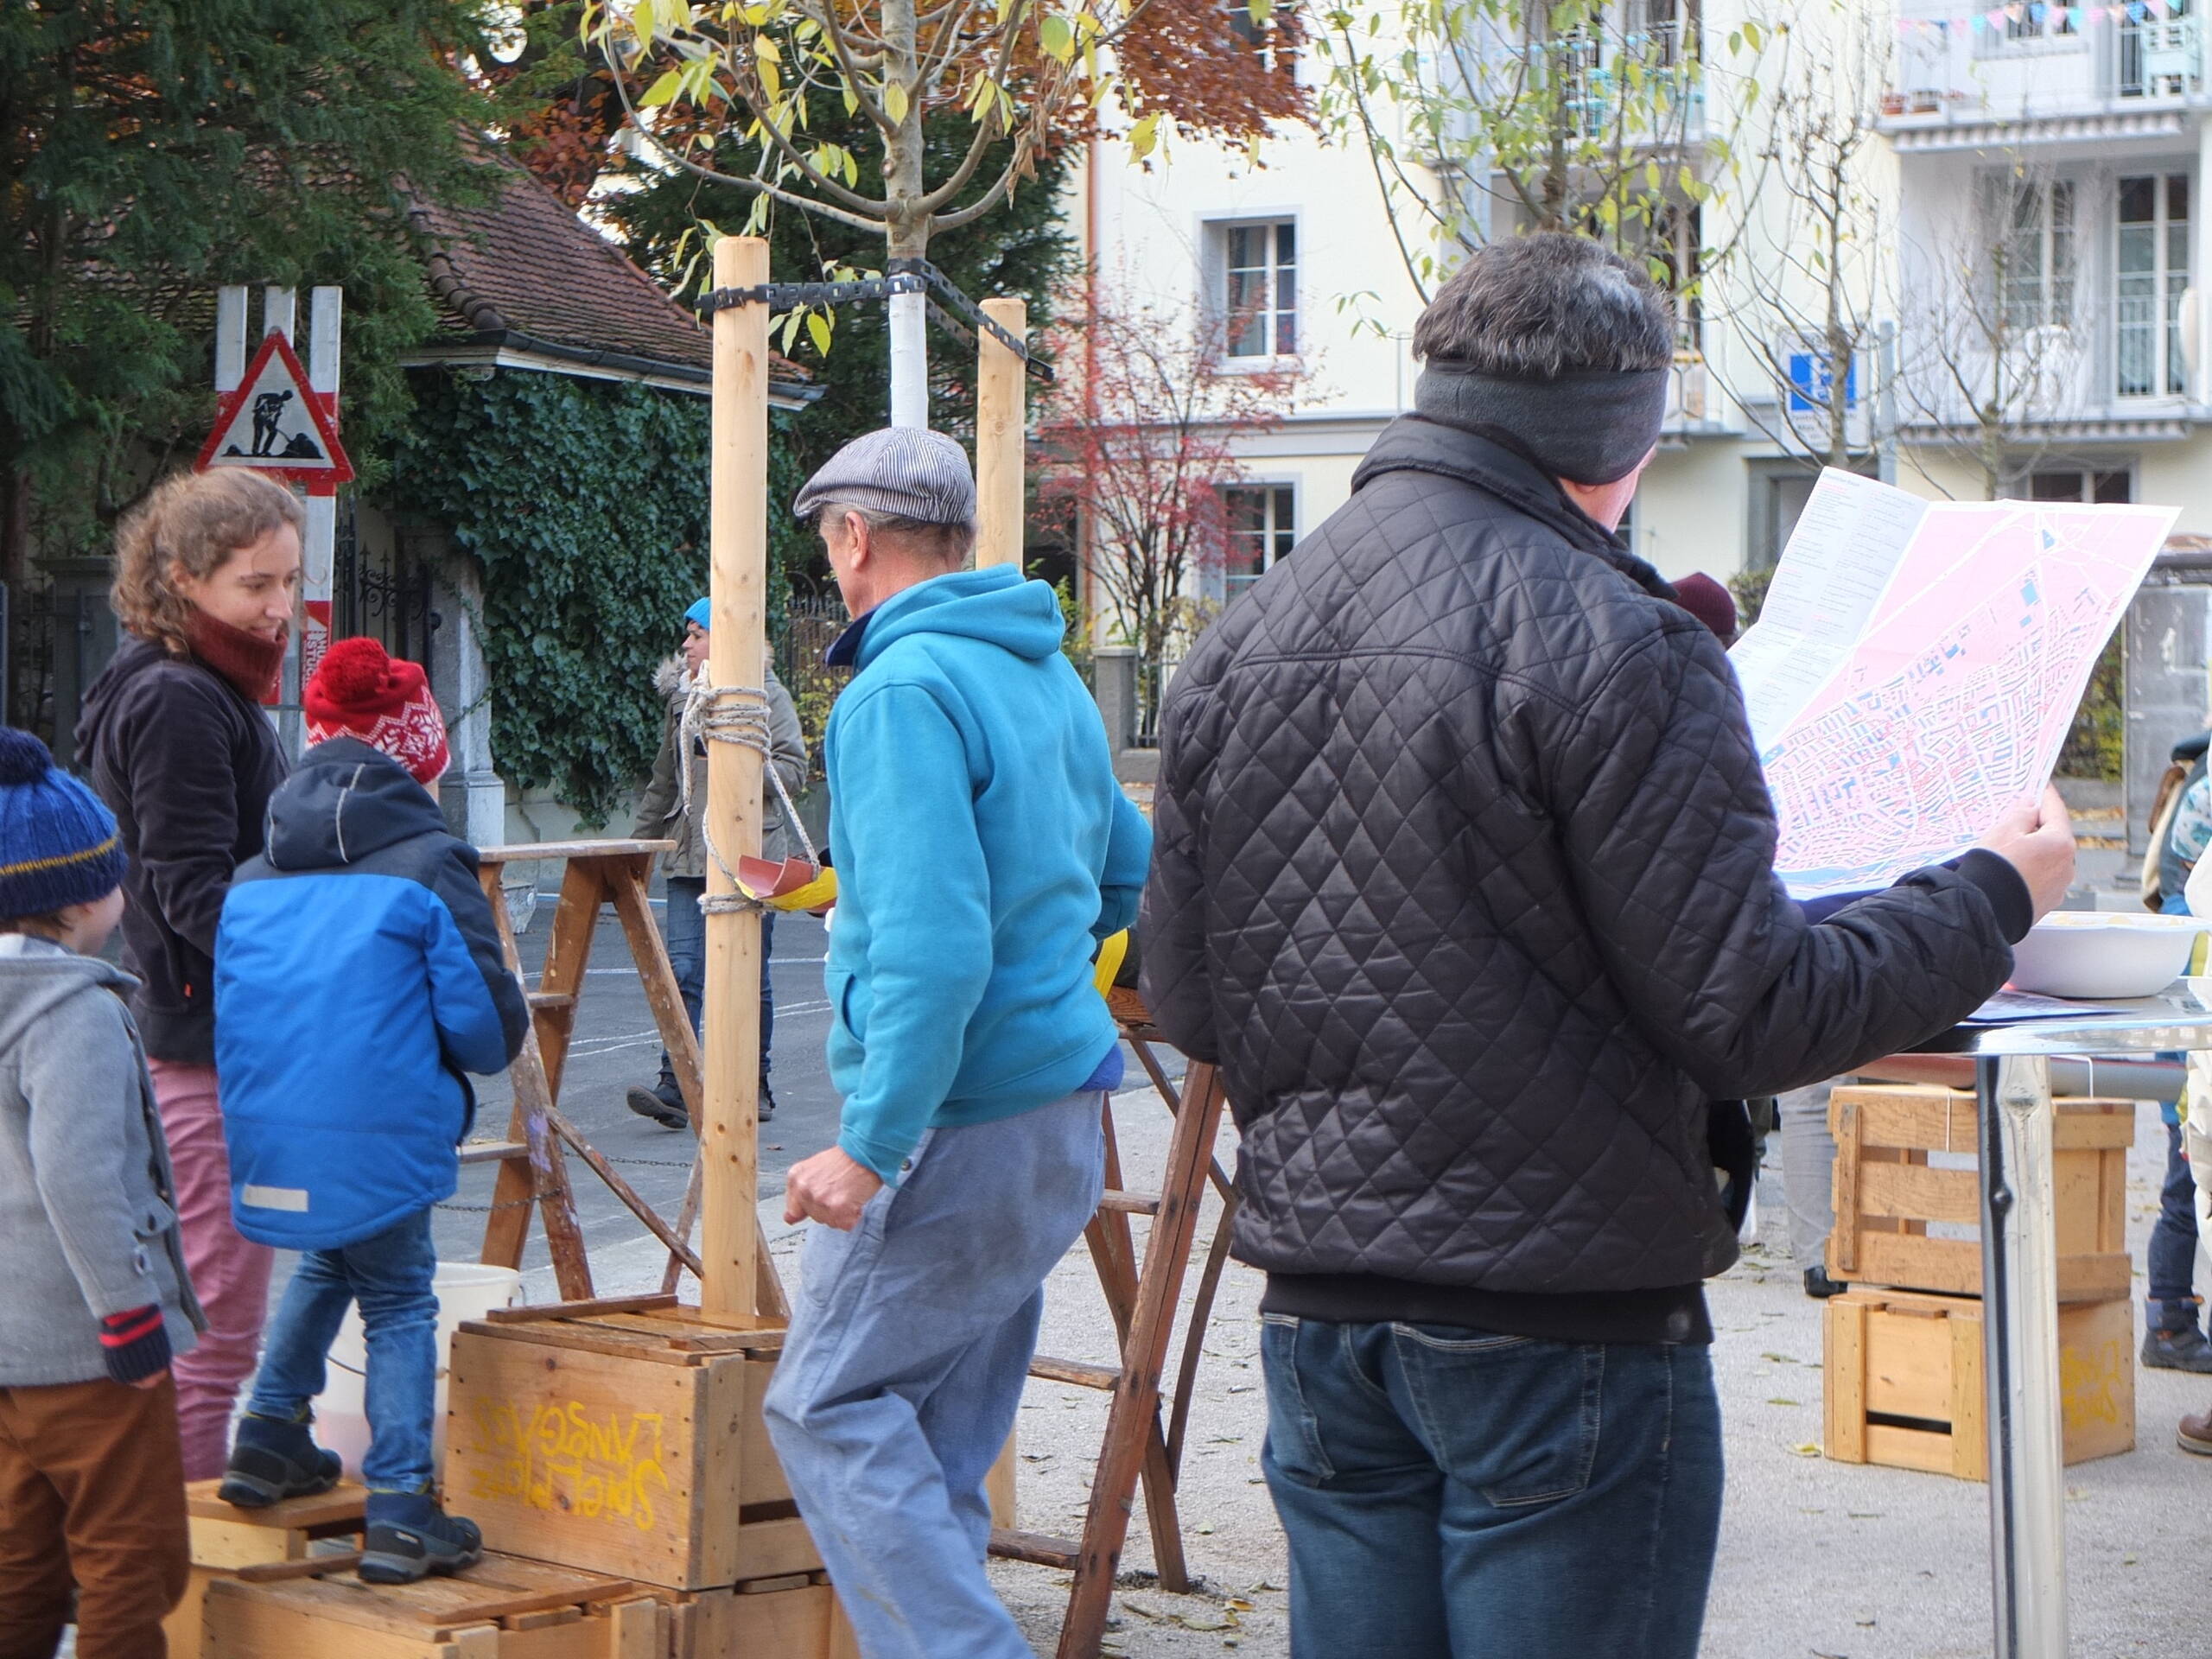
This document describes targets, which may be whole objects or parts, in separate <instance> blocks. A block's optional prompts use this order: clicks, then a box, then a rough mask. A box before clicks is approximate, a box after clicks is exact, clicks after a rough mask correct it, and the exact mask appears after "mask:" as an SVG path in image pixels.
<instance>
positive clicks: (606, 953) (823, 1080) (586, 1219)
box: [436, 871, 837, 1268]
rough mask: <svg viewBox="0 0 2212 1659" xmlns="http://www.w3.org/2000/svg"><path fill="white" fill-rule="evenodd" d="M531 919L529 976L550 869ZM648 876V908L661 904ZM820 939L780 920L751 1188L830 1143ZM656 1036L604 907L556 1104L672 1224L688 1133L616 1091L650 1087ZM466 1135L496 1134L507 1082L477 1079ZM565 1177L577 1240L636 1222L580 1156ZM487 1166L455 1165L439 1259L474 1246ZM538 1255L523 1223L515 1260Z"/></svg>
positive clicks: (545, 920)
mask: <svg viewBox="0 0 2212 1659" xmlns="http://www.w3.org/2000/svg"><path fill="white" fill-rule="evenodd" d="M540 880H541V888H540V895H539V899H538V905H537V914H536V917H535V918H533V919H532V921H531V924H530V925H529V927H528V929H527V930H526V931H524V933H523V935H522V953H523V963H524V967H525V969H529V970H531V972H532V973H533V974H534V972H535V970H536V969H537V968H538V967H539V966H540V965H542V963H543V960H544V950H545V944H546V938H547V930H548V929H549V927H550V925H551V921H552V913H553V905H554V901H555V899H556V897H557V886H556V883H557V880H558V876H557V872H554V871H549V872H548V873H546V874H543V875H542V876H541V878H540ZM662 902H663V900H662V896H661V893H660V891H659V887H658V883H656V884H655V888H654V893H653V906H654V913H655V914H656V915H658V914H659V913H660V908H661V905H662ZM827 945H828V935H827V934H826V933H825V932H824V931H823V926H822V924H821V923H820V922H819V921H818V920H817V919H816V918H813V917H811V916H785V917H779V918H777V921H776V938H775V950H774V954H773V956H772V958H771V962H770V969H769V971H770V975H771V976H772V979H773V981H774V983H775V990H776V1026H775V1035H774V1040H773V1043H772V1048H771V1057H772V1061H773V1065H774V1077H773V1082H774V1088H775V1094H776V1116H775V1117H774V1119H773V1120H772V1122H768V1123H766V1124H764V1125H762V1127H761V1132H760V1190H761V1191H762V1192H763V1193H766V1192H771V1191H775V1190H780V1188H781V1186H782V1183H783V1173H784V1171H785V1170H786V1169H787V1168H789V1167H790V1166H791V1164H793V1163H794V1162H796V1161H797V1160H799V1159H801V1158H804V1157H805V1156H807V1155H808V1154H810V1153H816V1152H819V1151H821V1150H822V1149H823V1147H827V1146H829V1144H830V1143H831V1142H832V1141H835V1140H836V1129H837V1097H836V1094H835V1092H834V1091H833V1090H831V1089H830V1087H829V1074H828V1072H827V1071H826V1070H825V1068H824V1066H823V1039H824V1038H825V1037H826V1036H827V1034H828V1032H829V1001H828V1000H827V999H826V998H825V997H824V996H823V991H822V959H823V953H824V951H825V950H826V949H827ZM659 1067H660V1037H659V1034H658V1032H657V1031H656V1030H655V1028H654V1026H653V1020H652V1014H651V1012H650V1011H649V1010H648V1009H647V1007H646V1006H645V989H644V987H643V986H642V985H640V984H639V980H638V975H637V970H636V969H635V968H634V967H633V966H632V964H631V961H630V952H629V948H628V947H627V946H626V944H624V943H623V938H622V930H621V927H620V925H619V924H618V923H617V922H616V921H615V919H614V912H613V910H612V909H608V910H607V911H606V912H604V913H603V914H602V915H601V918H600V924H599V929H598V931H597V932H596V933H595V934H594V936H593V940H592V954H591V964H590V969H589V971H588V975H587V976H586V980H585V985H584V991H583V995H582V998H581V999H580V1000H579V1001H578V1003H577V1007H576V1027H575V1038H574V1039H573V1040H572V1042H571V1043H570V1045H569V1058H568V1064H567V1070H566V1072H565V1074H564V1075H563V1078H562V1080H561V1099H560V1106H561V1109H562V1111H563V1113H565V1114H566V1115H567V1116H568V1118H569V1122H572V1123H574V1124H575V1126H576V1128H577V1131H578V1132H579V1133H580V1134H582V1135H583V1137H584V1138H585V1139H586V1140H587V1141H590V1142H591V1144H592V1145H593V1146H594V1147H596V1148H597V1149H598V1150H599V1151H600V1152H601V1153H602V1154H605V1155H606V1157H607V1160H608V1161H609V1162H610V1163H612V1164H613V1166H615V1168H616V1169H617V1170H619V1171H620V1173H621V1174H622V1177H623V1179H626V1180H627V1181H628V1182H629V1183H630V1184H631V1185H632V1186H633V1187H635V1188H636V1189H637V1191H638V1193H639V1196H640V1197H641V1198H644V1199H645V1201H646V1202H647V1203H649V1204H651V1205H652V1206H653V1207H654V1209H656V1210H657V1211H659V1212H660V1213H661V1214H662V1215H663V1216H664V1217H666V1218H667V1219H669V1220H670V1221H671V1222H673V1221H674V1219H675V1218H676V1215H677V1211H678V1210H680V1209H681V1208H682V1206H683V1189H684V1185H685V1184H686V1182H687V1181H688V1180H689V1179H690V1170H691V1150H692V1139H691V1136H690V1133H689V1132H688V1131H683V1130H677V1129H667V1128H662V1127H661V1126H660V1125H659V1124H658V1123H655V1122H652V1120H651V1119H649V1118H643V1117H639V1116H635V1115H634V1114H632V1112H631V1111H630V1109H629V1108H628V1107H627V1106H626V1104H624V1103H623V1093H624V1091H625V1090H627V1089H628V1088H629V1087H630V1085H632V1084H646V1085H648V1086H650V1085H651V1084H652V1082H653V1080H654V1079H655V1077H658V1074H659ZM478 1096H479V1104H478V1108H477V1120H476V1129H475V1136H476V1138H478V1139H487V1138H488V1139H496V1138H498V1137H499V1136H500V1135H503V1134H504V1133H505V1126H506V1122H507V1114H508V1111H509V1109H511V1107H512V1103H513V1095H512V1091H511V1090H510V1089H509V1087H508V1084H507V1081H506V1079H505V1078H504V1077H501V1078H499V1079H497V1080H494V1081H489V1082H485V1081H480V1082H479V1084H478ZM568 1166H569V1185H570V1186H571V1187H572V1188H573V1189H574V1190H575V1197H576V1212H577V1217H578V1220H579V1221H580V1222H581V1224H582V1227H583V1232H584V1240H585V1243H586V1245H587V1247H588V1248H591V1249H597V1248H599V1247H600V1246H601V1245H612V1244H614V1243H620V1242H622V1241H625V1240H628V1239H632V1238H635V1237H637V1236H639V1235H640V1234H641V1233H643V1232H644V1228H643V1227H642V1226H641V1225H640V1224H639V1222H638V1221H637V1219H636V1218H635V1217H632V1215H631V1214H630V1212H629V1211H628V1210H627V1209H626V1208H625V1207H624V1206H623V1205H622V1202H621V1200H620V1199H619V1198H616V1197H615V1196H614V1195H613V1192H610V1191H608V1189H607V1186H606V1185H605V1184H604V1183H602V1182H601V1180H600V1179H598V1178H597V1177H596V1176H594V1174H593V1173H592V1172H591V1171H590V1170H589V1169H588V1168H586V1167H585V1166H584V1165H583V1164H582V1161H581V1160H578V1159H575V1158H574V1157H571V1158H569V1160H568ZM493 1179H495V1171H494V1169H493V1167H492V1166H485V1165H476V1166H470V1167H468V1168H466V1169H464V1170H463V1171H462V1172H461V1191H460V1192H458V1193H457V1194H455V1195H454V1199H453V1201H452V1202H451V1203H450V1204H448V1205H444V1206H442V1208H441V1209H440V1211H439V1213H438V1217H437V1221H436V1237H437V1243H438V1254H439V1255H440V1256H441V1257H442V1258H443V1259H445V1260H448V1261H463V1262H467V1261H474V1260H475V1259H476V1257H477V1255H478V1252H479V1250H480V1248H481V1246H482V1243H483V1232H484V1225H485V1222H486V1211H485V1206H486V1205H488V1204H489V1202H490V1199H491V1194H492V1184H493ZM546 1260H547V1257H546V1253H545V1237H544V1232H543V1229H542V1228H541V1227H539V1226H537V1224H532V1226H531V1236H530V1245H529V1249H528V1252H527V1254H525V1255H524V1258H523V1261H524V1267H525V1268H528V1267H535V1266H537V1265H540V1264H542V1263H543V1262H545V1261H546Z"/></svg>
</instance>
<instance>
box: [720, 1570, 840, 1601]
mask: <svg viewBox="0 0 2212 1659" xmlns="http://www.w3.org/2000/svg"><path fill="white" fill-rule="evenodd" d="M814 1581H815V1575H814V1574H813V1573H783V1574H782V1575H780V1576H779V1577H777V1578H772V1579H747V1580H746V1581H745V1582H744V1583H743V1584H740V1585H734V1586H732V1588H733V1589H734V1590H735V1591H736V1592H737V1593H738V1594H739V1595H741V1596H772V1595H774V1594H775V1593H776V1592H778V1591H779V1590H804V1589H805V1588H806V1587H807V1586H809V1585H810V1584H812V1583H813V1582H814ZM823 1582H824V1583H827V1582H828V1580H827V1579H826V1578H825V1579H824V1580H823Z"/></svg>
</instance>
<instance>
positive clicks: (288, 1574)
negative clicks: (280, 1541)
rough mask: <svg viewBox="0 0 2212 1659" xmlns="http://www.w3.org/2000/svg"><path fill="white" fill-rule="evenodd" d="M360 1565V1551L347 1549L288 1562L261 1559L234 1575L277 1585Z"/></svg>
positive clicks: (242, 1579) (242, 1581)
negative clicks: (289, 1580)
mask: <svg viewBox="0 0 2212 1659" xmlns="http://www.w3.org/2000/svg"><path fill="white" fill-rule="evenodd" d="M360 1564H361V1552H360V1551H359V1550H358V1549H348V1550H341V1551H338V1552H336V1553H334V1554H328V1555H304V1556H301V1557H299V1558H297V1559H296V1560H289V1561H262V1562H259V1563H257V1564H256V1565H254V1566H251V1567H239V1568H238V1572H237V1573H236V1574H235V1575H234V1576H235V1577H236V1578H237V1579H238V1582H239V1583H240V1584H277V1583H281V1582H283V1580H288V1579H319V1578H321V1577H322V1576H323V1574H325V1573H351V1572H352V1571H353V1569H354V1568H355V1567H359V1566H360Z"/></svg>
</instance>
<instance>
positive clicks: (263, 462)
mask: <svg viewBox="0 0 2212 1659" xmlns="http://www.w3.org/2000/svg"><path fill="white" fill-rule="evenodd" d="M336 401H337V400H336V399H335V398H334V397H324V396H323V394H321V393H320V392H315V391H308V376H307V371H306V370H305V369H303V368H302V367H301V366H300V359H298V358H297V357H296V356H295V355H294V354H293V352H292V346H291V342H290V341H289V340H286V339H285V338H284V336H283V335H282V334H265V335H264V336H263V337H262V341H261V349H260V350H259V351H257V352H256V353H254V355H253V361H252V362H251V363H250V364H248V365H246V371H245V378H244V379H243V380H241V381H239V382H238V390H237V391H233V392H231V393H229V394H227V395H226V397H224V399H223V402H222V405H221V407H220V408H219V409H218V410H216V411H215V429H214V430H213V431H212V432H210V433H209V434H208V435H207V442H206V443H205V444H203V445H201V446H200V459H199V460H198V461H194V463H193V470H194V472H201V473H204V472H206V471H207V470H208V468H210V467H252V468H253V469H254V470H255V471H256V472H263V473H273V474H277V476H278V477H281V478H284V479H287V480H290V481H292V482H294V483H297V484H300V485H302V486H305V487H306V489H307V491H308V493H309V494H311V495H326V494H328V493H330V492H331V491H333V490H334V489H336V488H337V487H338V486H340V484H344V483H346V482H348V481H350V480H352V478H353V462H352V461H348V460H346V450H345V448H344V446H342V445H341V444H340V442H338V431H337V429H336V427H335V426H334V424H333V423H332V418H331V417H332V414H333V407H332V406H333V405H334V404H335V403H336Z"/></svg>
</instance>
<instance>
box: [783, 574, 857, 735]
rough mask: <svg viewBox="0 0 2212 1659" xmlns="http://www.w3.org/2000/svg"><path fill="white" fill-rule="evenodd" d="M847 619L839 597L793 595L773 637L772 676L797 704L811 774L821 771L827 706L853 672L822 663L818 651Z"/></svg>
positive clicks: (829, 705)
mask: <svg viewBox="0 0 2212 1659" xmlns="http://www.w3.org/2000/svg"><path fill="white" fill-rule="evenodd" d="M849 620H850V619H849V618H848V617H847V615H846V613H845V607H844V605H843V604H842V602H841V601H838V600H836V599H830V598H824V597H822V596H819V595H817V594H792V595H791V598H790V600H789V601H786V603H785V608H784V630H783V632H782V633H781V635H779V637H778V639H777V640H776V677H777V678H779V679H780V680H781V681H783V683H784V688H785V690H788V691H789V692H790V693H791V701H792V702H795V703H797V704H798V723H799V728H800V729H801V730H802V731H804V733H805V734H806V759H807V770H808V772H809V774H810V776H812V777H816V778H819V777H821V776H822V775H823V771H822V733H823V728H824V727H826V726H828V725H829V709H830V707H831V706H832V705H833V704H834V703H836V701H837V694H838V693H839V692H840V691H842V690H844V689H845V683H846V682H847V681H848V680H849V679H851V678H852V677H853V671H852V670H850V669H849V668H830V667H829V666H827V665H826V664H824V663H823V660H822V655H823V652H826V651H828V650H829V647H830V645H831V644H832V643H833V642H835V640H836V638H837V636H838V635H839V634H840V633H842V632H844V630H845V624H846V623H847V621H849Z"/></svg>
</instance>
